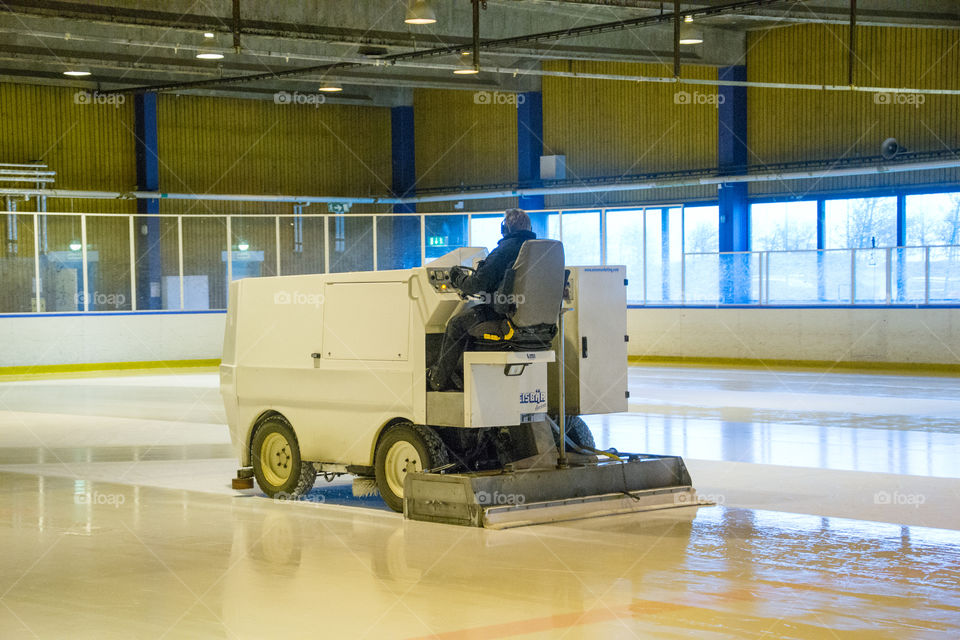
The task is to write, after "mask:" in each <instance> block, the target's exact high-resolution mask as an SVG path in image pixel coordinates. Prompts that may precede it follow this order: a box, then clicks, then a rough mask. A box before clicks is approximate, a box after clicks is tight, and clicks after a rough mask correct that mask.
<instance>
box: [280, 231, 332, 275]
mask: <svg viewBox="0 0 960 640" xmlns="http://www.w3.org/2000/svg"><path fill="white" fill-rule="evenodd" d="M324 220H325V218H323V217H320V216H284V217H281V218H280V273H281V274H283V275H286V276H291V275H300V274H304V273H323V221H324Z"/></svg>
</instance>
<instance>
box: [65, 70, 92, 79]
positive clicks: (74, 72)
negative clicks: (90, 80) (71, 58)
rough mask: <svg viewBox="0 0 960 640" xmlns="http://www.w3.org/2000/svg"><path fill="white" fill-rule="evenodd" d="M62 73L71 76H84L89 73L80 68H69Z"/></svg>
mask: <svg viewBox="0 0 960 640" xmlns="http://www.w3.org/2000/svg"><path fill="white" fill-rule="evenodd" d="M63 75H65V76H71V77H73V78H82V77H84V76H88V75H90V72H89V71H83V70H81V69H70V70H69V71H64V72H63Z"/></svg>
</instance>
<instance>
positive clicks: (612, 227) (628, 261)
mask: <svg viewBox="0 0 960 640" xmlns="http://www.w3.org/2000/svg"><path fill="white" fill-rule="evenodd" d="M606 241H607V264H622V265H626V267H627V283H628V284H627V302H628V303H634V304H638V303H642V302H643V209H624V210H620V211H607V237H606Z"/></svg>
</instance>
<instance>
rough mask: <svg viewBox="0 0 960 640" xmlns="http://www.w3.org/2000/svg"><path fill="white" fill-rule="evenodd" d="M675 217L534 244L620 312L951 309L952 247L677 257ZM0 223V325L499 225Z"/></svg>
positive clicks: (549, 230)
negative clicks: (596, 277)
mask: <svg viewBox="0 0 960 640" xmlns="http://www.w3.org/2000/svg"><path fill="white" fill-rule="evenodd" d="M676 209H678V207H667V206H664V207H655V208H654V207H652V208H649V209H643V208H636V209H613V208H611V209H576V210H563V211H557V210H551V211H535V212H530V213H531V217H532V218H534V224H535V226H537V227H538V230H539V231H540V235H541V236H546V237H551V238H555V239H560V240H563V241H564V245H565V248H566V252H567V258H568V259H567V262H568V264H625V265H626V266H627V275H628V278H629V286H628V289H627V293H628V302H629V303H630V304H631V305H636V306H665V305H666V306H673V305H684V306H702V305H709V306H724V305H752V306H774V305H798V306H817V305H937V304H960V246H954V245H948V246H916V247H890V248H877V249H872V248H870V249H830V250H801V251H760V252H744V253H696V252H687V253H682V252H681V251H680V250H678V249H676V248H675V250H670V248H669V246H668V245H671V243H673V242H674V240H675V239H676V238H675V237H674V236H675V232H676V231H677V230H676V229H675V230H674V231H671V232H670V233H669V234H667V233H666V231H665V228H664V227H663V226H662V224H666V223H665V222H664V220H665V218H666V213H667V211H670V212H675V210H676ZM661 213H662V214H664V215H663V217H662V216H661ZM647 214H652V215H649V216H648V215H647ZM671 219H672V218H671ZM0 221H2V222H4V223H5V225H6V227H5V228H6V238H5V240H6V243H5V247H4V252H3V253H0V283H2V286H0V313H4V314H10V313H34V312H37V313H43V312H47V313H55V312H60V313H63V312H78V311H79V312H84V311H143V310H184V311H190V310H221V309H225V308H226V303H227V285H228V283H229V282H230V281H231V280H233V279H236V278H239V277H256V276H272V275H294V274H304V273H331V272H343V271H364V270H384V269H402V268H410V267H414V266H419V265H421V264H423V263H425V262H427V261H429V260H431V259H433V258H436V257H439V256H441V255H443V254H444V253H446V252H448V251H450V250H452V249H454V248H457V247H461V246H471V245H472V246H492V245H493V244H495V242H496V240H497V239H498V238H499V218H498V216H497V212H475V213H449V212H446V213H445V212H440V213H427V214H418V213H413V214H386V213H384V214H372V213H371V214H366V213H356V214H339V213H325V214H309V213H303V207H301V206H297V207H294V210H293V213H291V214H280V215H276V214H243V215H207V214H204V215H198V214H194V215H178V214H95V213H46V212H38V213H32V212H29V213H28V212H12V211H11V212H6V213H2V215H0ZM677 221H679V222H680V223H681V228H682V219H678V220H677ZM664 238H667V239H668V240H667V241H666V242H665V241H664ZM681 243H682V240H681ZM679 246H682V244H680V245H679Z"/></svg>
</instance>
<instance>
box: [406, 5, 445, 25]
mask: <svg viewBox="0 0 960 640" xmlns="http://www.w3.org/2000/svg"><path fill="white" fill-rule="evenodd" d="M403 21H404V22H406V23H407V24H433V23H434V22H436V21H437V14H435V13H434V12H433V8H431V7H430V3H429V2H427V0H409V1H408V2H407V14H406V18H404V20H403Z"/></svg>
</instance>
